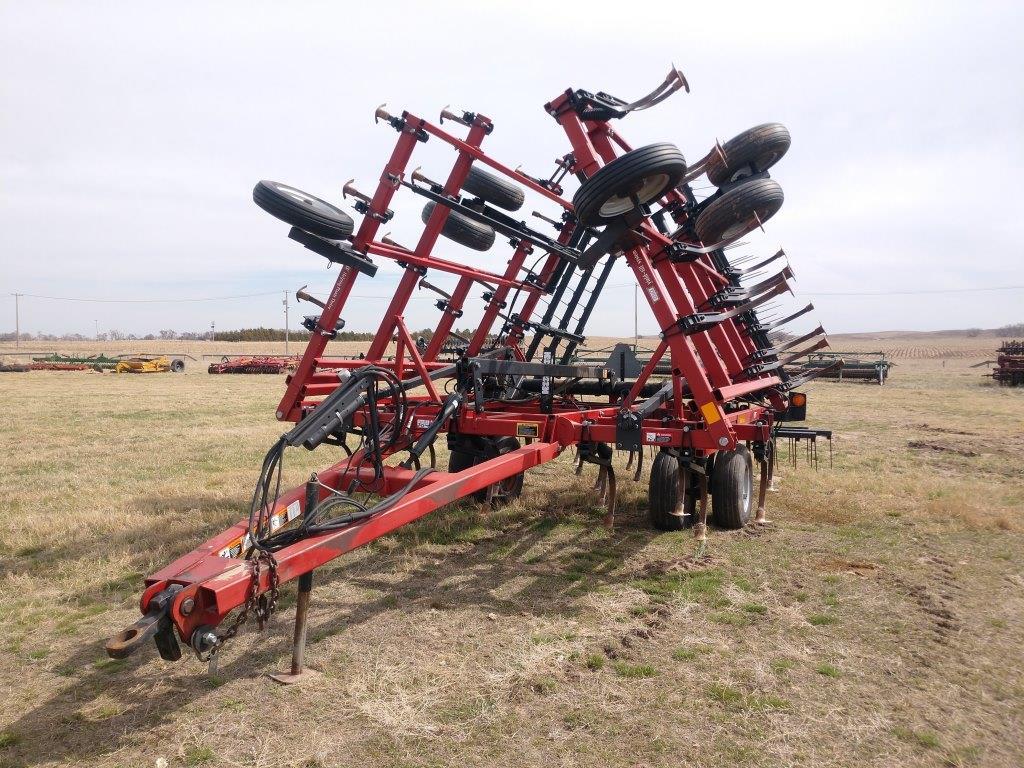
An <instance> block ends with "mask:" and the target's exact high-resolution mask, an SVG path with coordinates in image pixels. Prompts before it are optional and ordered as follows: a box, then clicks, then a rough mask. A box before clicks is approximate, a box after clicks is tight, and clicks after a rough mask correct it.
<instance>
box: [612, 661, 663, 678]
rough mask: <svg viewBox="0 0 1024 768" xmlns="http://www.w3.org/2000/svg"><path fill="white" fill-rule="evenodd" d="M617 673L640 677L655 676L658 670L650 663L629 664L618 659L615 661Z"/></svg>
mask: <svg viewBox="0 0 1024 768" xmlns="http://www.w3.org/2000/svg"><path fill="white" fill-rule="evenodd" d="M615 674H617V675H618V676H619V677H626V678H630V679H639V678H644V677H654V676H655V675H657V674H658V670H656V669H655V668H654V667H652V666H651V665H650V664H629V663H628V662H625V661H617V662H615Z"/></svg>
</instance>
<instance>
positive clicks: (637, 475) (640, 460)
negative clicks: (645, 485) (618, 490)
mask: <svg viewBox="0 0 1024 768" xmlns="http://www.w3.org/2000/svg"><path fill="white" fill-rule="evenodd" d="M627 469H628V467H627ZM643 476H644V449H643V448H640V450H638V451H637V459H636V472H634V473H633V482H634V483H639V482H640V480H641V479H642V478H643Z"/></svg>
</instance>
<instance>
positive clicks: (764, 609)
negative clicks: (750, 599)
mask: <svg viewBox="0 0 1024 768" xmlns="http://www.w3.org/2000/svg"><path fill="white" fill-rule="evenodd" d="M740 607H741V608H742V609H743V610H744V611H746V612H747V613H756V614H765V613H768V606H766V605H761V604H760V603H744V604H743V605H742V606H740Z"/></svg>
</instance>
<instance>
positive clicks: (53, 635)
mask: <svg viewBox="0 0 1024 768" xmlns="http://www.w3.org/2000/svg"><path fill="white" fill-rule="evenodd" d="M970 341H972V342H979V341H980V343H981V344H982V345H984V344H988V345H989V346H991V340H985V339H981V340H970ZM889 342H890V343H895V342H892V340H891V339H890V340H889ZM907 343H908V344H909V343H916V340H911V341H909V342H907ZM943 343H945V342H943ZM64 346H65V347H66V346H67V345H64ZM866 346H871V345H870V344H866ZM106 347H107V348H108V349H113V348H112V347H111V346H110V345H106ZM865 348H866V347H865ZM987 349H988V347H985V346H979V347H978V348H977V353H976V354H977V359H984V357H985V355H986V354H987ZM970 362H971V360H970V359H960V358H956V359H947V360H945V361H943V360H942V359H935V360H928V359H922V360H905V361H904V360H900V365H899V367H898V368H896V369H895V370H894V371H893V375H892V379H891V380H890V383H889V384H887V385H886V386H885V387H883V388H880V387H877V386H873V385H870V384H864V383H844V384H839V383H836V382H822V383H818V384H815V385H813V386H812V387H811V389H810V393H811V413H812V415H813V423H817V424H821V425H829V426H832V427H833V428H834V429H835V430H836V445H835V448H836V456H835V467H834V469H832V470H829V469H827V467H822V469H821V470H820V471H819V472H815V471H814V470H813V469H810V468H808V467H806V466H800V467H798V468H795V469H793V468H786V467H782V468H781V473H782V475H783V477H782V478H781V480H780V483H779V489H780V490H779V493H778V494H773V495H772V496H771V498H770V504H771V515H772V517H773V518H774V520H775V521H776V524H775V525H774V526H773V527H771V528H769V529H766V530H764V531H748V532H736V533H728V532H722V531H715V532H713V533H712V535H711V539H710V553H711V554H710V557H709V558H708V559H707V560H705V561H703V562H701V563H693V562H692V555H693V553H694V550H695V547H694V543H693V540H692V539H691V538H690V537H689V535H688V534H686V533H679V534H662V535H657V534H655V533H653V532H652V531H650V530H649V529H648V528H647V526H646V524H645V521H644V508H645V503H646V501H645V498H646V488H645V487H644V486H643V485H633V484H632V483H630V482H628V481H624V482H622V483H621V489H622V507H621V509H622V512H621V514H620V516H619V520H618V522H619V525H618V527H617V528H616V530H615V531H614V532H611V533H609V532H608V531H606V530H604V529H603V528H602V527H601V526H600V524H599V523H600V518H601V511H600V510H599V509H598V508H597V507H596V506H595V500H594V498H593V495H592V492H591V491H589V486H590V484H591V482H592V480H593V477H592V476H591V477H584V478H581V479H576V478H574V477H572V475H571V472H570V471H569V458H568V457H566V458H563V459H560V460H558V461H555V462H552V463H550V464H548V465H545V466H542V467H539V468H537V469H536V470H534V471H532V472H531V473H530V474H529V476H528V478H527V484H526V485H527V492H526V494H525V496H524V497H523V499H522V500H521V501H520V502H518V503H517V504H515V505H514V506H512V507H510V508H508V509H506V510H503V511H501V512H498V513H492V514H490V515H482V514H481V513H480V511H479V510H478V509H477V508H475V507H470V506H460V507H453V508H449V509H447V510H445V511H443V512H440V513H437V514H436V515H434V516H432V517H428V518H427V519H425V520H423V521H421V522H420V523H419V524H417V525H414V526H410V527H408V528H406V529H404V530H403V531H401V532H400V533H399V534H397V535H395V536H392V537H389V538H387V539H385V540H382V541H380V542H378V543H377V544H375V545H373V546H372V547H369V548H366V549H364V550H361V551H359V552H356V553H354V554H353V555H352V556H349V557H346V558H344V559H343V560H340V561H337V562H336V563H334V564H333V565H332V566H330V567H328V568H325V569H323V571H322V572H321V573H319V574H318V581H317V585H316V589H315V591H314V604H313V605H314V607H313V616H312V621H311V642H310V646H309V649H308V653H307V657H308V660H309V662H310V664H311V665H312V666H313V667H315V668H316V669H318V670H320V671H321V672H322V673H323V674H322V675H321V676H319V677H318V678H316V679H314V680H312V681H311V682H310V683H309V684H307V685H304V686H302V687H296V688H281V687H278V686H276V685H275V684H273V683H272V682H270V681H269V680H268V679H267V678H266V677H265V676H264V674H263V673H265V672H266V671H268V670H276V669H279V668H283V667H284V666H285V664H286V661H287V654H288V642H289V635H290V633H289V627H288V621H289V619H290V613H291V612H290V611H289V610H285V611H284V614H283V615H282V617H281V618H280V619H279V620H278V621H277V623H276V624H275V625H274V626H273V628H272V629H271V630H270V631H269V632H268V633H267V634H265V635H263V636H260V635H259V634H258V633H256V632H255V631H252V632H247V633H245V634H243V636H241V637H240V638H239V640H238V641H237V642H236V644H235V645H234V646H233V647H232V648H230V649H228V650H226V651H225V654H224V658H223V660H222V663H221V668H220V673H219V677H218V678H216V679H212V680H211V679H210V678H209V677H207V675H206V674H205V670H204V669H203V668H202V667H201V666H200V665H199V664H198V663H197V662H195V661H194V660H191V659H184V660H182V661H181V662H178V663H176V664H165V663H163V662H160V661H159V660H157V659H156V656H155V654H151V655H149V656H148V657H146V658H138V659H135V658H133V659H131V660H130V661H128V662H127V663H120V662H118V663H112V662H110V661H108V660H106V659H105V657H104V655H103V651H102V643H103V641H104V639H105V638H106V637H107V636H108V635H109V634H111V633H112V632H113V631H116V630H118V629H120V628H121V627H122V626H123V625H125V624H127V623H129V622H130V621H133V620H134V618H135V615H136V612H137V609H136V608H135V601H136V599H137V593H138V584H139V581H140V578H141V575H142V574H144V573H146V572H147V571H150V570H152V569H154V568H156V567H159V566H161V565H163V564H164V563H166V562H167V561H168V560H169V559H171V558H172V557H174V556H175V555H177V554H180V553H182V552H185V551H188V550H189V549H191V548H192V547H193V546H194V545H195V544H196V543H198V542H200V541H202V540H203V539H205V538H206V537H207V536H208V535H210V534H211V533H213V532H216V531H218V530H220V529H221V528H222V527H224V526H225V525H226V524H228V523H230V522H233V521H234V520H236V519H238V518H239V517H240V516H241V514H242V510H243V509H244V507H245V504H246V497H247V496H248V494H249V490H250V488H249V484H250V483H251V482H252V481H253V479H254V477H255V472H256V468H257V466H258V462H259V459H260V458H261V457H262V453H263V451H264V449H265V447H266V446H267V445H269V443H270V441H272V440H273V438H274V437H275V436H276V435H277V434H279V432H280V431H281V425H280V424H277V423H276V422H274V420H273V419H272V417H271V414H272V412H273V409H274V406H275V405H276V402H277V398H278V397H279V395H280V393H281V386H282V380H281V378H280V377H276V376H243V377H229V376H219V377H214V376H207V375H206V374H204V373H200V372H199V371H198V370H197V369H192V371H191V372H189V373H186V374H184V375H170V374H166V375H153V376H130V377H129V376H124V377H115V376H112V375H99V374H83V373H50V372H34V373H29V374H0V396H2V397H3V401H4V402H5V403H6V404H7V405H8V407H7V408H5V409H4V411H3V414H2V415H0V420H2V421H0V429H2V430H3V434H4V441H3V444H2V454H0V492H2V493H3V498H4V499H5V500H6V502H7V510H8V515H7V517H8V520H9V521H10V522H9V524H8V526H7V527H6V528H4V529H3V531H2V532H0V685H2V689H3V690H4V691H5V696H3V697H0V765H3V766H5V768H6V767H7V766H28V765H102V766H119V765H153V764H154V762H155V761H156V760H157V759H158V758H161V757H163V758H165V759H166V760H167V761H168V762H169V764H170V765H171V766H192V765H204V766H217V765H243V766H310V767H312V766H335V765H337V766H342V765H375V766H376V765H381V766H431V765H489V766H490V765H502V766H536V765H539V764H552V765H560V766H604V765H610V766H637V765H644V766H662V765H664V766H678V765H693V766H717V765H723V764H733V765H751V766H756V765H787V764H789V765H815V766H818V765H851V764H861V765H878V766H882V765H894V764H901V765H922V766H924V765H952V766H957V765H1007V766H1011V765H1020V764H1021V763H1022V762H1024V736H1022V733H1024V662H1022V661H1021V654H1020V638H1021V637H1022V636H1024V570H1022V565H1021V564H1022V562H1024V532H1022V527H1024V524H1022V523H1021V521H1020V510H1021V508H1022V506H1024V487H1022V485H1021V477H1022V475H1024V459H1022V455H1024V429H1022V428H1024V392H1022V391H1014V390H1009V389H1000V388H998V387H993V386H991V385H990V384H986V383H985V381H984V380H983V379H982V378H981V377H980V375H979V371H978V370H976V369H975V370H971V369H969V368H967V365H968V364H969V363H970ZM911 442H913V443H916V444H925V445H927V446H929V447H927V448H920V447H918V448H914V447H910V446H909V443H911ZM962 453H969V454H976V455H966V456H965V455H961V454H962ZM289 459H290V462H291V463H290V465H289V469H288V473H289V475H290V477H291V478H292V479H293V480H295V481H299V480H301V479H303V478H304V476H305V475H306V474H307V473H308V472H309V471H310V469H311V468H314V467H316V466H319V465H322V464H324V463H326V462H327V461H329V459H328V458H326V457H325V456H324V455H323V454H322V453H321V452H317V453H314V454H306V453H304V452H295V453H294V456H290V457H289ZM826 459H827V457H826ZM826 464H827V460H826ZM623 476H625V473H623ZM286 593H287V595H288V597H289V600H288V601H286V603H290V602H291V596H292V595H293V588H291V587H289V588H288V589H287V590H286Z"/></svg>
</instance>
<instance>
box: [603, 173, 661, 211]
mask: <svg viewBox="0 0 1024 768" xmlns="http://www.w3.org/2000/svg"><path fill="white" fill-rule="evenodd" d="M668 182H669V178H668V174H667V173H656V174H654V175H653V176H645V177H643V178H642V179H640V180H639V182H637V183H636V184H634V185H633V189H631V190H629V193H628V194H624V195H623V194H620V195H612V196H611V197H609V198H608V199H607V200H605V201H604V204H603V205H602V206H601V208H600V210H598V212H597V213H598V215H599V216H600V217H601V218H603V219H609V218H611V217H613V216H621V215H622V214H623V213H629V212H630V211H631V210H633V209H634V208H635V207H636V206H635V205H634V204H633V197H636V198H637V199H638V200H639V201H640V203H641V205H642V204H644V203H648V202H650V201H651V200H653V199H654V198H656V197H657V196H658V195H660V194H661V193H662V191H663V190H664V189H665V187H667V186H668Z"/></svg>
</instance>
